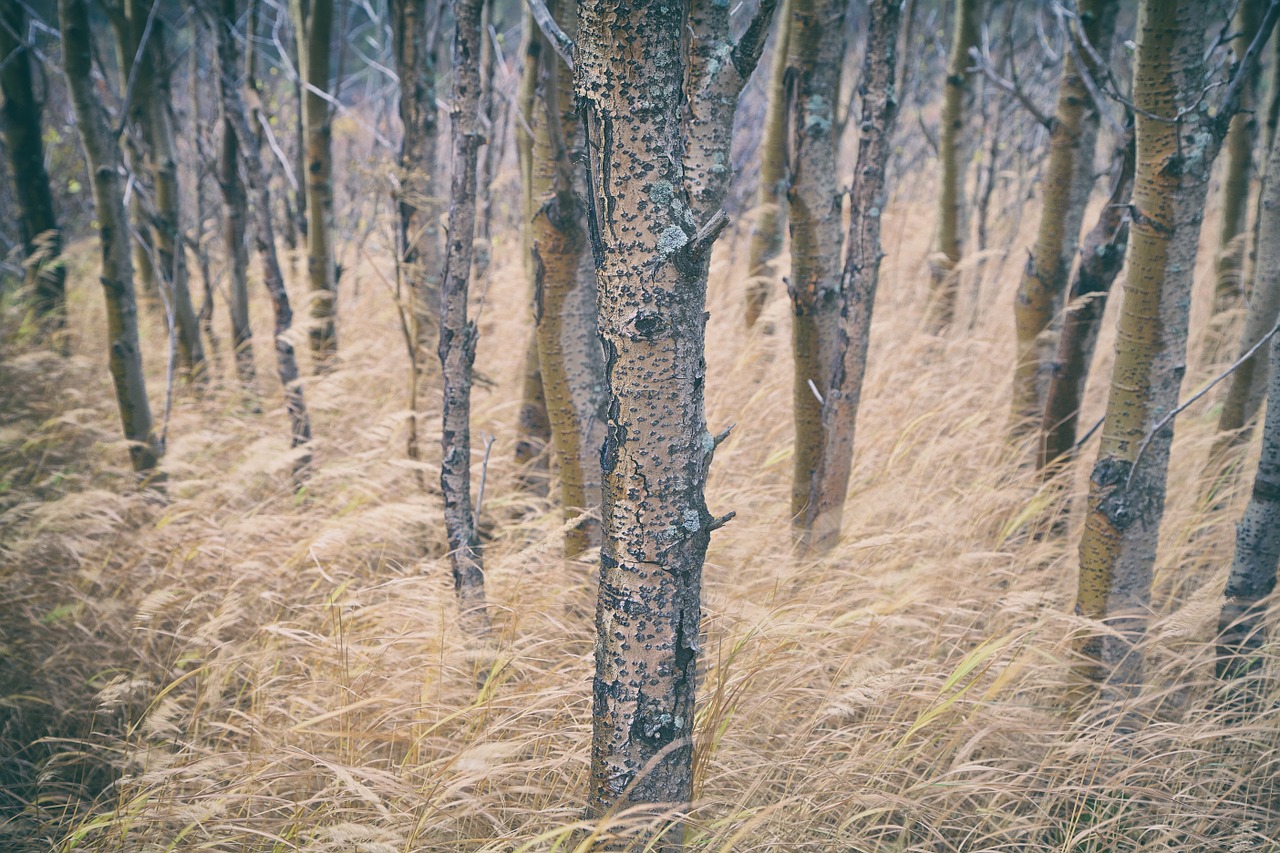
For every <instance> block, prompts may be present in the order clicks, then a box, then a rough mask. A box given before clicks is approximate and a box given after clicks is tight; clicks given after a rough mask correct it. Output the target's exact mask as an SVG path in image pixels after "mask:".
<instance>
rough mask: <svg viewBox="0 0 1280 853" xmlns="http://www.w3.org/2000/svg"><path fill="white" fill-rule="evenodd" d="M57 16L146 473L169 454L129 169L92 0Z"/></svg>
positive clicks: (113, 351) (119, 373)
mask: <svg viewBox="0 0 1280 853" xmlns="http://www.w3.org/2000/svg"><path fill="white" fill-rule="evenodd" d="M58 12H59V18H60V21H61V27H62V53H63V63H64V67H65V71H66V77H67V88H68V90H70V92H71V102H72V106H73V107H74V109H75V115H76V127H77V128H78V129H79V131H80V140H81V142H82V143H83V145H84V153H85V157H86V159H87V160H88V161H89V174H90V176H91V182H92V184H93V204H94V213H95V216H96V217H97V220H98V234H99V238H100V241H101V243H102V276H101V282H102V290H103V295H104V296H105V297H106V302H107V340H108V342H109V352H110V357H109V360H108V365H109V367H110V370H111V379H112V382H113V383H114V385H115V390H116V404H117V406H118V407H119V409H120V422H121V424H122V426H123V427H124V435H125V438H127V439H128V440H129V441H130V442H132V445H131V446H130V448H129V457H130V459H131V460H132V462H133V468H134V470H135V471H139V472H145V471H150V470H151V469H152V468H155V467H156V464H157V463H158V462H159V459H160V454H161V452H162V449H161V448H160V446H159V445H158V444H157V442H156V438H155V436H154V435H153V434H152V431H151V407H150V405H149V404H148V402H147V388H146V381H145V378H144V376H143V373H142V353H141V351H140V350H139V348H138V308H137V303H136V301H135V300H134V293H133V264H132V262H131V261H130V259H129V237H128V235H129V225H128V219H127V218H126V214H125V209H124V188H123V187H122V186H121V167H122V165H123V164H122V163H121V157H120V149H119V147H118V146H117V144H116V141H115V137H114V136H113V135H112V132H111V128H110V127H109V126H108V123H107V115H106V112H105V110H104V109H103V107H102V103H101V100H100V98H99V95H98V93H97V91H96V90H95V88H94V85H93V79H92V66H93V61H92V54H93V47H92V37H91V30H90V24H89V9H88V6H87V3H86V0H59V2H58Z"/></svg>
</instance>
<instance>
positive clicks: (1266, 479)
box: [1217, 341, 1280, 695]
mask: <svg viewBox="0 0 1280 853" xmlns="http://www.w3.org/2000/svg"><path fill="white" fill-rule="evenodd" d="M1270 354H1271V356H1270V357H1271V381H1270V390H1269V391H1268V392H1267V416H1266V422H1265V425H1264V426H1263V429H1262V456H1261V458H1260V459H1259V460H1258V471H1257V474H1256V475H1255V477H1254V480H1253V492H1252V494H1251V495H1250V498H1249V505H1248V506H1247V507H1246V508H1245V511H1244V516H1243V517H1242V518H1241V519H1240V524H1239V525H1238V526H1237V527H1236V550H1235V558H1234V559H1233V560H1232V563H1231V574H1230V575H1229V576H1228V578H1227V588H1226V596H1227V601H1226V603H1225V604H1224V605H1223V608H1222V613H1221V614H1220V616H1219V618H1218V635H1219V636H1218V665H1217V672H1218V677H1219V678H1224V679H1225V678H1241V677H1245V678H1248V677H1251V676H1254V675H1255V674H1256V673H1257V672H1258V671H1259V670H1261V668H1262V665H1263V657H1262V655H1261V654H1260V652H1261V650H1262V645H1263V641H1264V639H1265V637H1264V627H1263V618H1264V616H1265V615H1266V600H1267V597H1268V596H1270V595H1271V593H1272V591H1273V590H1274V589H1275V587H1276V565H1277V563H1278V562H1280V345H1278V344H1277V342H1276V341H1273V342H1272V343H1271V346H1270ZM1249 686H1250V685H1247V684H1246V685H1244V687H1245V689H1244V690H1241V691H1240V692H1242V693H1245V694H1246V695H1247V693H1248V687H1249Z"/></svg>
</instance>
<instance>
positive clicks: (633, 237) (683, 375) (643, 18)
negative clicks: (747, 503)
mask: <svg viewBox="0 0 1280 853" xmlns="http://www.w3.org/2000/svg"><path fill="white" fill-rule="evenodd" d="M580 8H581V18H580V21H579V28H578V40H577V51H576V54H575V64H576V74H577V78H576V91H577V95H578V106H579V109H580V111H581V113H582V115H583V119H584V122H585V125H586V129H587V142H588V146H587V150H588V155H589V158H590V177H591V189H590V192H589V193H588V197H589V199H590V208H589V229H590V231H589V234H590V238H591V243H592V249H593V252H594V256H595V262H596V275H597V279H598V286H599V295H598V305H599V311H600V337H601V340H602V341H603V344H604V352H605V376H606V380H607V383H608V392H609V412H608V434H607V437H606V439H605V446H604V451H603V453H602V455H601V462H602V470H603V474H604V488H603V507H602V516H603V537H602V538H603V541H602V545H601V556H600V597H599V603H598V608H597V611H596V629H597V642H596V672H595V680H594V713H593V715H592V720H593V737H592V748H591V775H590V789H589V791H588V811H589V812H590V813H592V814H595V815H603V814H605V813H608V812H611V811H613V810H615V809H619V808H624V807H626V806H628V805H630V804H675V805H677V806H685V805H687V804H688V803H689V801H690V798H691V796H692V756H693V742H692V730H693V724H694V692H695V685H696V678H697V676H696V669H697V655H698V633H699V617H700V603H701V575H702V563H703V559H704V557H705V555H706V549H707V543H708V541H709V539H710V532H711V530H712V529H714V527H715V526H717V522H716V521H715V520H714V519H713V518H712V517H711V515H710V514H709V513H708V512H707V507H706V502H705V499H704V496H703V490H704V487H705V483H706V474H707V468H708V465H709V464H710V461H711V456H712V453H713V451H714V448H715V444H716V441H715V439H713V438H712V436H711V435H710V434H709V433H708V432H707V430H706V425H705V420H704V414H703V399H704V383H705V374H706V364H705V361H704V358H703V348H704V335H705V323H706V315H705V313H704V310H705V305H706V282H707V266H708V260H709V254H710V248H711V243H712V241H713V239H714V234H715V227H705V228H700V227H699V226H700V225H704V223H699V222H697V221H696V220H695V219H694V217H693V215H692V213H691V212H690V208H689V198H690V189H689V187H688V186H687V185H686V182H685V177H684V174H683V166H682V164H683V161H684V139H683V137H684V134H683V132H682V121H681V100H682V92H681V84H682V82H683V71H684V69H683V68H682V65H683V63H682V62H681V55H682V53H681V42H682V40H683V39H684V37H685V26H686V23H687V22H686V16H685V13H684V8H683V7H682V4H678V3H647V4H636V5H619V4H615V3H612V2H607V0H587V2H584V3H582V5H581V7H580ZM715 221H716V222H717V223H723V219H722V218H719V217H717V218H716V220H715ZM661 843H662V845H663V847H664V848H674V847H678V846H679V844H680V832H679V829H678V828H673V829H671V830H670V831H669V832H668V834H667V835H665V836H664V837H663V840H662V842H661Z"/></svg>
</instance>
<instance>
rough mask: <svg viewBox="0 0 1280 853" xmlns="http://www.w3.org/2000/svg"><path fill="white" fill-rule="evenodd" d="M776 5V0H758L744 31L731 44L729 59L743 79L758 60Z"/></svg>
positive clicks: (749, 75)
mask: <svg viewBox="0 0 1280 853" xmlns="http://www.w3.org/2000/svg"><path fill="white" fill-rule="evenodd" d="M777 7H778V0H760V8H758V9H756V14H755V16H754V17H753V18H752V19H751V23H749V24H747V29H746V31H745V32H743V34H742V37H741V38H739V39H738V42H737V44H735V45H734V46H733V53H731V54H730V56H729V60H730V61H731V62H732V63H733V67H734V68H735V69H737V71H738V76H739V77H740V78H741V79H742V80H743V81H746V80H747V79H748V78H749V77H751V74H752V72H753V71H755V69H756V64H757V63H758V62H759V61H760V54H761V53H763V52H764V43H765V40H766V39H767V38H768V36H769V24H770V22H772V21H773V12H774V10H775V9H776V8H777Z"/></svg>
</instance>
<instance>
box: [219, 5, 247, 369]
mask: <svg viewBox="0 0 1280 853" xmlns="http://www.w3.org/2000/svg"><path fill="white" fill-rule="evenodd" d="M249 2H250V3H254V2H256V0H249ZM233 11H234V10H233ZM252 21H253V17H252V16H250V22H251V24H252ZM216 26H222V24H221V23H218V24H217V25H216ZM248 35H249V38H250V40H252V39H253V37H254V36H255V35H256V34H255V33H254V32H253V29H252V28H251V29H250V30H249V33H248ZM252 59H253V55H252V54H249V55H247V56H246V58H245V61H246V63H249V62H252ZM248 76H249V78H250V79H252V78H253V77H254V73H253V69H252V68H251V67H250V68H249V70H248ZM219 114H220V115H221V116H222V145H221V147H220V149H219V151H218V185H219V186H220V187H221V188H222V201H223V220H222V237H223V240H224V241H225V242H226V246H227V268H228V271H229V273H230V275H229V276H228V278H229V279H230V283H231V293H230V298H229V299H228V300H227V308H228V312H229V313H230V315H231V341H232V346H233V347H234V349H235V365H236V378H237V379H239V381H240V386H241V388H243V389H244V390H246V391H250V390H251V389H252V388H253V381H254V378H255V374H256V372H257V371H256V368H255V366H254V361H253V329H252V327H251V326H250V325H249V244H248V241H247V237H246V235H245V223H246V222H247V221H248V219H249V196H248V194H247V193H246V191H245V186H244V181H243V180H242V179H241V177H240V150H239V149H240V141H239V139H238V138H237V137H236V130H235V125H234V123H233V122H232V120H231V118H230V117H229V116H227V115H226V106H225V105H223V104H220V109H219ZM245 144H246V145H256V144H257V140H256V139H247V140H245Z"/></svg>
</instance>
